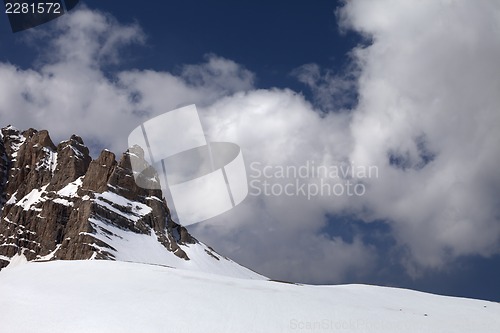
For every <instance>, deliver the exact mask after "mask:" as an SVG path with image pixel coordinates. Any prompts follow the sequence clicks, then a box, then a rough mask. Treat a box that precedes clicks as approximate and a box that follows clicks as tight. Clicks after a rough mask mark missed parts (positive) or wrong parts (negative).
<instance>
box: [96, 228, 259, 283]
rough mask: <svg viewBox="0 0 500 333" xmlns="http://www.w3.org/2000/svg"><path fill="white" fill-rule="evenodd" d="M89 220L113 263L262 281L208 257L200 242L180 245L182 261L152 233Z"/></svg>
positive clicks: (229, 264) (231, 263) (248, 273)
mask: <svg viewBox="0 0 500 333" xmlns="http://www.w3.org/2000/svg"><path fill="white" fill-rule="evenodd" d="M89 221H90V223H91V224H92V226H93V227H94V228H95V229H96V234H89V235H91V236H93V237H95V238H96V239H98V240H101V241H103V242H105V243H106V244H108V245H110V246H111V247H113V248H114V249H115V250H116V251H113V250H112V249H107V248H102V249H101V250H104V251H107V252H109V253H111V254H112V255H114V257H115V259H116V260H120V261H129V262H138V263H148V264H158V265H166V266H170V267H177V268H182V269H186V270H193V271H203V272H207V273H212V274H220V275H225V276H231V277H235V278H246V279H266V278H265V277H264V276H262V275H259V274H257V273H255V272H253V271H251V270H249V269H247V268H245V267H243V266H241V265H239V264H237V263H235V262H234V261H231V260H228V259H225V258H223V257H221V258H220V260H217V259H215V258H212V257H211V256H210V255H208V254H207V253H206V252H205V250H208V248H207V246H206V245H204V244H202V243H199V244H189V246H187V245H181V249H182V250H184V251H185V252H186V253H187V255H188V256H189V258H190V260H184V259H181V258H179V257H177V256H176V255H175V254H173V253H172V252H170V251H168V250H167V249H166V248H165V247H164V246H163V245H162V244H161V243H160V242H158V239H157V237H156V235H155V234H154V233H153V232H152V233H151V234H149V235H145V234H138V233H134V232H130V231H127V230H123V229H120V228H118V227H116V226H114V225H111V224H107V223H105V222H103V221H101V220H98V219H95V218H90V219H89ZM104 230H105V231H104Z"/></svg>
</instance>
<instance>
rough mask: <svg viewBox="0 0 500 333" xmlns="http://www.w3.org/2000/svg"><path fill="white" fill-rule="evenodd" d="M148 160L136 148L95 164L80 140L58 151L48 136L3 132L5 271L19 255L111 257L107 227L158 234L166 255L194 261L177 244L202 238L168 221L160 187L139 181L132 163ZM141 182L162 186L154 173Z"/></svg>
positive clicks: (0, 259)
mask: <svg viewBox="0 0 500 333" xmlns="http://www.w3.org/2000/svg"><path fill="white" fill-rule="evenodd" d="M143 156H144V155H143V152H142V151H141V149H140V148H139V147H134V148H133V149H131V150H130V151H127V152H125V153H124V154H122V156H121V158H120V160H119V161H118V162H117V161H116V159H115V155H114V154H113V153H112V152H110V151H107V150H104V151H102V152H101V154H100V156H99V157H98V158H97V159H95V160H92V158H91V157H90V155H89V150H88V148H87V147H86V146H85V145H84V143H83V140H82V139H81V138H80V137H78V136H76V135H73V136H72V137H71V138H70V139H69V140H67V141H63V142H61V143H60V144H59V145H57V146H55V145H54V143H53V142H52V140H51V139H50V136H49V133H48V132H47V131H37V130H34V129H29V130H26V131H24V132H19V131H18V130H16V129H15V128H13V127H6V128H3V129H2V130H1V135H0V191H1V192H0V208H1V215H0V269H1V268H3V267H5V266H7V264H8V263H9V261H10V258H12V257H13V256H15V255H16V254H21V253H22V254H24V256H25V257H26V258H27V259H28V260H52V259H63V260H71V259H111V260H113V259H114V258H115V256H114V253H115V252H116V251H115V249H114V248H113V246H112V245H111V243H110V242H107V241H106V239H107V238H106V235H107V234H110V235H111V233H112V232H111V231H109V230H110V229H111V228H108V227H107V226H112V227H113V228H119V229H120V230H125V231H128V232H132V233H136V234H144V235H155V236H156V239H157V241H158V242H159V243H160V244H162V245H163V246H164V247H165V248H166V249H167V250H169V251H171V252H173V253H174V254H175V255H176V256H177V257H179V258H182V259H185V260H189V258H188V256H187V254H186V253H185V252H184V251H183V250H182V249H181V247H180V246H179V245H182V244H192V243H197V240H196V239H194V238H193V237H192V236H191V235H190V234H189V233H188V232H187V230H186V229H185V228H184V227H182V226H180V225H178V224H177V223H175V222H174V221H173V220H172V219H171V217H170V211H169V209H168V207H167V203H166V201H165V199H164V198H163V196H162V193H161V190H160V189H144V188H141V187H138V186H137V185H136V182H135V181H134V176H133V173H132V168H131V163H146V162H145V161H144V159H143ZM143 181H144V182H158V181H159V180H158V176H157V175H156V173H155V172H154V169H153V171H151V172H149V173H148V179H144V180H143ZM151 188H154V187H151ZM108 229H109V230H108ZM98 235H101V236H102V235H104V236H102V237H98ZM115 236H116V235H115ZM108 238H109V237H108ZM109 239H111V238H109Z"/></svg>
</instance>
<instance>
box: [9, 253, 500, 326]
mask: <svg viewBox="0 0 500 333" xmlns="http://www.w3.org/2000/svg"><path fill="white" fill-rule="evenodd" d="M0 332H2V333H4V332H6V333H7V332H9V333H10V332H13V333H24V332H40V333H43V332H47V333H49V332H50V333H56V332H65V333H66V332H72V333H73V332H75V333H76V332H85V333H88V332H90V333H97V332H121V333H123V332H130V333H132V332H133V333H154V332H162V333H165V332H172V333H181V332H204V333H210V332H213V333H223V332H231V333H236V332H269V333H278V332H440V333H444V332H450V333H451V332H453V333H456V332H481V333H486V332H495V333H498V332H500V304H499V303H494V302H488V301H481V300H473V299H464V298H454V297H445V296H437V295H433V294H426V293H421V292H416V291H411V290H405V289H396V288H386V287H376V286H366V285H339V286H308V285H294V284H286V283H279V282H273V281H265V280H250V279H237V278H231V277H224V276H220V275H212V274H208V273H202V272H197V271H189V270H182V269H175V268H169V267H164V266H159V265H148V264H138V263H129V262H118V261H116V262H115V261H98V260H90V261H52V262H28V263H24V264H19V265H13V266H12V267H8V268H6V269H4V270H2V271H1V272H0Z"/></svg>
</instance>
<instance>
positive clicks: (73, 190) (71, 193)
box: [57, 176, 84, 198]
mask: <svg viewBox="0 0 500 333" xmlns="http://www.w3.org/2000/svg"><path fill="white" fill-rule="evenodd" d="M83 177H84V176H81V177H79V178H77V179H76V180H75V181H73V182H71V183H69V184H68V185H66V186H64V187H63V188H62V189H60V190H59V191H57V194H58V195H59V196H61V197H68V198H73V197H76V196H77V191H78V189H79V188H80V186H82V183H83Z"/></svg>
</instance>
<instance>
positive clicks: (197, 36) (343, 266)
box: [0, 0, 500, 301]
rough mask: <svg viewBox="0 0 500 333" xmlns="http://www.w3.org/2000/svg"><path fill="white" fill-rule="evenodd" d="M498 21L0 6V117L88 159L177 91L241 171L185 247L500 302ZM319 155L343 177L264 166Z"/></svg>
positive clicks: (302, 11)
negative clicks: (19, 24)
mask: <svg viewBox="0 0 500 333" xmlns="http://www.w3.org/2000/svg"><path fill="white" fill-rule="evenodd" d="M499 33H500V4H499V3H498V2H495V1H482V2H474V3H473V2H466V1H450V0H442V1H434V0H432V1H431V0H424V1H404V2H403V1H396V0H381V1H377V2H374V1H368V0H353V1H349V2H348V3H343V2H332V1H321V0H319V1H314V2H310V1H309V2H306V1H295V2H293V3H289V2H285V1H275V2H273V3H272V4H269V3H268V2H267V3H266V2H263V1H251V2H250V1H239V2H237V3H235V2H229V1H205V2H199V3H198V2H193V1H184V2H182V3H180V2H179V3H175V4H173V3H159V2H156V1H155V2H153V1H148V2H141V3H140V5H139V2H133V1H120V3H119V4H117V3H116V2H111V1H97V0H96V1H90V0H89V1H81V2H80V4H79V5H78V6H77V7H76V8H75V9H73V10H72V11H71V12H70V13H69V14H65V15H63V16H61V17H60V18H58V19H56V20H54V21H52V22H49V23H47V24H44V25H42V26H39V27H37V28H34V29H30V30H26V31H24V32H18V33H15V34H13V33H12V32H11V31H10V27H9V26H8V21H7V19H6V17H5V16H3V17H2V19H1V20H0V119H1V125H2V126H5V125H8V124H12V125H14V126H16V127H17V128H20V129H26V128H29V127H34V128H38V129H42V128H43V129H48V130H49V131H50V133H51V136H52V138H53V140H54V141H56V142H58V141H61V140H64V139H66V138H68V137H69V136H70V135H71V134H73V133H77V134H78V135H80V136H82V137H83V138H84V141H85V142H86V144H87V145H88V146H89V147H90V148H91V151H92V154H93V155H94V157H95V156H97V155H98V153H99V151H100V150H101V149H103V148H109V149H111V150H113V151H115V152H121V151H123V150H125V149H126V146H127V136H128V134H129V133H130V132H131V131H132V130H133V129H134V128H135V127H136V126H138V125H139V124H141V123H142V122H144V121H146V120H148V119H150V118H153V117H154V116H157V115H160V114H163V113H164V112H167V111H170V110H173V109H175V108H177V107H180V106H184V105H188V104H196V105H197V107H198V110H199V113H200V118H201V120H202V123H203V125H204V128H205V129H206V131H207V133H208V136H209V137H210V138H211V139H212V140H213V141H228V142H234V143H237V144H238V145H239V146H240V147H241V149H242V152H243V156H244V158H245V163H246V168H247V176H248V177H249V180H250V181H252V180H253V181H254V182H253V183H251V184H253V186H251V189H250V195H249V196H248V197H247V198H246V199H245V201H244V202H243V203H242V204H240V205H238V206H237V207H236V208H235V209H233V210H231V211H229V212H227V213H225V214H223V215H220V216H217V217H214V218H212V219H209V220H207V221H204V222H202V223H199V224H196V225H193V226H190V227H189V230H190V232H192V233H193V234H194V235H195V236H196V237H197V238H198V239H200V240H201V241H203V242H205V243H207V244H209V245H211V246H213V247H214V248H215V249H216V250H217V251H219V252H220V253H222V254H224V255H227V256H229V257H231V258H232V259H234V260H235V261H237V262H239V263H241V264H243V265H245V266H247V267H249V268H251V269H254V270H256V271H258V272H259V273H262V274H264V275H267V276H269V277H271V278H274V279H280V280H288V281H295V282H303V283H313V284H340V283H367V284H378V285H387V286H397V287H404V288H412V289H417V290H422V291H428V292H434V293H439V294H445V295H453V296H463V297H474V298H481V299H489V300H495V301H500V287H498V283H496V281H499V280H500V195H499V194H500V174H499V173H498V171H497V163H498V162H500V150H499V149H498V147H499V144H500V131H498V126H499V125H500V112H499V106H500V94H498V91H500V66H498V59H500V39H499V38H498V35H499ZM320 165H327V166H330V167H334V168H335V167H336V168H337V170H339V169H340V168H341V167H344V168H345V167H350V168H351V169H350V170H355V171H356V174H355V175H351V176H349V175H347V176H340V177H335V176H332V175H331V174H329V176H328V177H326V178H328V179H326V182H327V185H325V186H326V187H328V186H330V189H331V188H333V187H334V186H336V187H335V188H336V189H343V190H345V191H343V192H342V193H337V194H332V193H327V194H325V193H321V194H317V193H316V194H315V193H311V191H309V192H308V193H307V194H309V196H308V195H304V193H302V192H301V191H300V190H298V189H299V188H300V186H302V185H303V186H305V188H307V189H315V186H319V185H321V180H322V179H321V177H315V176H313V175H311V174H308V175H306V176H305V177H303V176H301V175H296V174H295V175H294V174H290V173H289V174H285V175H283V173H281V174H279V171H280V170H282V169H286V168H288V170H293V169H295V170H298V169H299V168H300V167H303V168H304V169H307V170H309V171H311V170H313V169H314V166H320ZM265 167H267V169H265V170H267V171H266V173H264V168H265ZM280 168H281V169H280ZM370 168H371V169H370ZM367 170H372V171H373V172H372V173H367V172H366V171H367ZM330 171H331V169H330ZM363 171H365V172H364V173H363ZM323 178H324V177H323ZM265 181H267V182H268V184H269V185H270V186H274V189H275V190H279V189H283V188H284V187H285V186H287V185H289V184H291V185H290V186H291V187H290V188H292V189H294V190H295V192H294V193H292V195H287V194H284V193H277V191H275V192H274V193H273V192H272V191H271V193H267V194H266V193H264V192H265V191H264V190H265ZM348 181H349V182H350V184H354V185H356V184H357V185H358V187H356V188H352V189H354V190H356V189H357V193H351V195H349V194H348V193H347V190H348V189H347V186H346V184H347V182H348ZM268 189H269V188H268ZM352 189H351V190H352Z"/></svg>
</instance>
